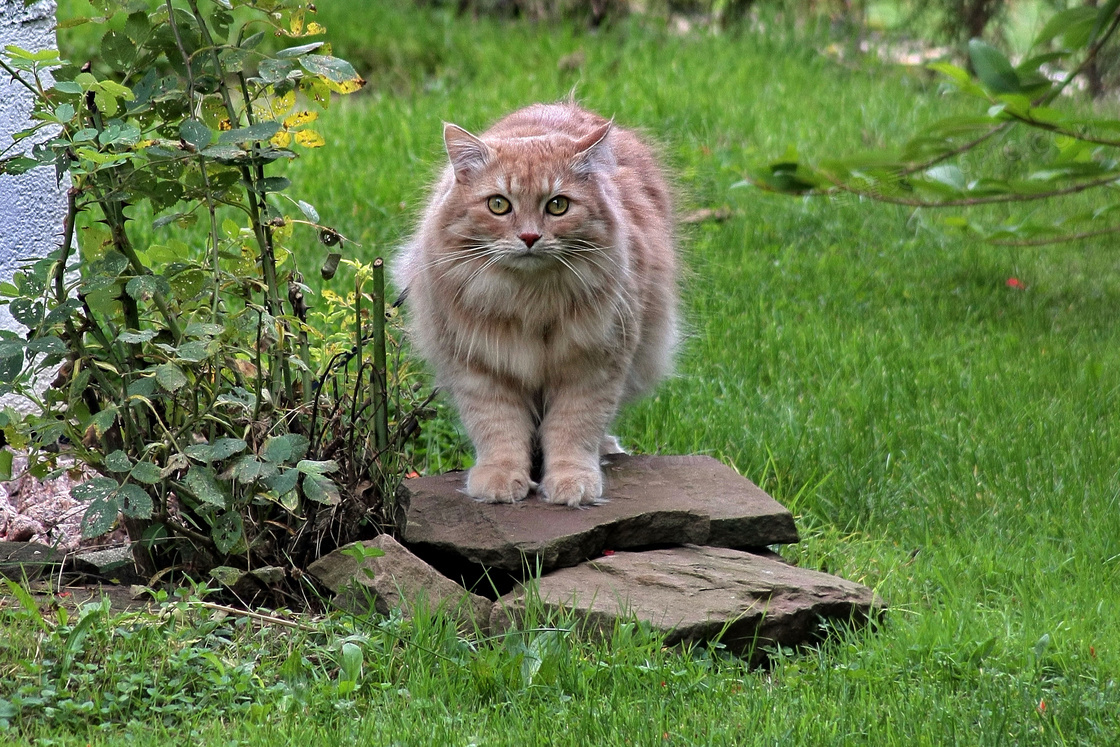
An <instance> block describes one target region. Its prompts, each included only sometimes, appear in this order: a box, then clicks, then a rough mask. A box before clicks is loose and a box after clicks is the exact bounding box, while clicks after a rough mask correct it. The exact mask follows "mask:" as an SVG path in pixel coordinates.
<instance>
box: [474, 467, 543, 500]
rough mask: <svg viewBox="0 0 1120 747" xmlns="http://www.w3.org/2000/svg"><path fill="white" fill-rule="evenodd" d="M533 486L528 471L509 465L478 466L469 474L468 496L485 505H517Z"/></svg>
mask: <svg viewBox="0 0 1120 747" xmlns="http://www.w3.org/2000/svg"><path fill="white" fill-rule="evenodd" d="M531 484H532V483H530V482H529V472H528V471H527V470H524V469H518V468H517V467H513V466H510V465H508V464H476V465H475V466H474V467H472V468H471V471H470V472H468V473H467V495H469V496H470V497H471V498H474V499H475V500H476V501H482V502H483V503H516V502H517V501H520V500H523V499H524V498H525V496H527V495H529V487H530V486H531Z"/></svg>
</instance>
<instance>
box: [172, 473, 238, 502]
mask: <svg viewBox="0 0 1120 747" xmlns="http://www.w3.org/2000/svg"><path fill="white" fill-rule="evenodd" d="M183 484H185V485H186V486H187V488H188V489H189V490H190V491H191V492H192V493H194V496H195V498H198V500H200V501H202V502H203V503H208V504H210V505H211V506H218V507H219V508H225V507H226V506H227V505H228V504H229V494H228V493H227V492H226V490H225V489H224V488H223V487H222V486H221V485H219V483H218V480H217V477H216V476H215V474H214V470H212V469H210V468H209V467H201V466H199V465H197V464H195V465H191V468H190V471H188V472H187V476H186V477H184V478H183Z"/></svg>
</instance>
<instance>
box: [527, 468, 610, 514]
mask: <svg viewBox="0 0 1120 747" xmlns="http://www.w3.org/2000/svg"><path fill="white" fill-rule="evenodd" d="M540 493H541V498H542V499H543V500H545V501H547V502H548V503H559V504H563V505H565V506H572V507H573V508H578V507H579V506H589V505H592V504H595V503H600V502H601V499H602V497H603V473H602V472H601V471H600V470H599V466H598V465H597V464H596V465H593V466H588V467H585V466H568V465H565V466H561V467H553V468H552V469H551V470H549V471H548V472H546V473H545V476H544V479H543V480H541V484H540Z"/></svg>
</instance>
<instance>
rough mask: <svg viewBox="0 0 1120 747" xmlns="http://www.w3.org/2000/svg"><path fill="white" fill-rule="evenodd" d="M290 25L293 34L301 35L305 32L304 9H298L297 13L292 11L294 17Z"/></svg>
mask: <svg viewBox="0 0 1120 747" xmlns="http://www.w3.org/2000/svg"><path fill="white" fill-rule="evenodd" d="M290 27H291V29H292V36H299V35H300V34H302V33H303V11H302V10H297V11H296V12H295V13H292V19H291V22H290Z"/></svg>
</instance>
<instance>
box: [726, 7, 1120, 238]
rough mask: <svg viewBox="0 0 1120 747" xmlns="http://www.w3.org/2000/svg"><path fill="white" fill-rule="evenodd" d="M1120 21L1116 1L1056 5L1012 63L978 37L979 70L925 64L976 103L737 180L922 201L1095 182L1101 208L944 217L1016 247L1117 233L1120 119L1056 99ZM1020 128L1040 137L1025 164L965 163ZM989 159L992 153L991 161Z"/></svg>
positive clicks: (1053, 195)
mask: <svg viewBox="0 0 1120 747" xmlns="http://www.w3.org/2000/svg"><path fill="white" fill-rule="evenodd" d="M1118 29H1120V0H1109V2H1107V3H1103V4H1102V5H1101V6H1100V7H1099V8H1098V7H1090V6H1087V7H1079V8H1072V9H1069V10H1065V11H1061V12H1059V13H1056V14H1055V15H1054V16H1053V17H1052V18H1051V19H1050V20H1049V21H1048V22H1047V23H1046V25H1045V26H1044V28H1043V29H1042V30H1041V31H1040V32H1039V34H1038V36H1037V38H1036V39H1035V41H1034V44H1033V46H1032V53H1033V54H1032V55H1031V56H1029V57H1027V58H1026V59H1024V60H1023V61H1022V62H1020V63H1019V64H1018V65H1012V63H1011V62H1010V61H1009V60H1008V58H1007V57H1006V56H1005V55H1004V54H1003V53H1002V52H1001V51H999V50H998V49H996V48H995V47H992V46H991V45H989V44H987V43H985V42H983V41H981V40H979V39H973V40H972V41H971V42H970V43H969V46H968V50H969V58H970V62H971V65H972V69H973V70H974V71H975V73H974V74H970V73H968V72H967V71H965V70H964V69H962V68H960V67H957V66H955V65H952V64H949V63H945V62H939V63H934V64H931V65H930V66H929V67H930V68H931V69H932V70H934V71H936V72H939V73H941V74H942V75H943V76H945V82H946V84H947V85H948V86H950V87H952V88H955V89H956V90H958V91H959V92H961V93H963V94H965V95H966V96H968V97H971V98H972V99H974V100H977V101H978V102H979V103H981V104H982V105H983V107H984V109H983V111H982V112H981V113H977V114H973V115H966V116H953V117H946V118H943V119H940V120H938V121H936V122H934V123H933V124H932V125H930V126H928V127H926V128H925V129H924V130H922V131H921V132H919V133H918V134H917V135H916V136H915V137H913V138H911V139H910V140H909V141H908V142H907V143H905V144H904V145H903V146H902V147H901V148H900V149H898V150H895V151H878V152H872V153H865V154H861V155H857V156H852V157H847V158H842V159H835V160H828V161H821V162H819V163H815V164H814V163H806V162H805V161H803V160H802V159H801V158H800V157H799V156H798V154H797V153H796V152H794V151H792V150H791V151H790V152H787V153H786V155H785V156H784V157H783V158H782V159H780V160H778V161H775V162H772V163H770V164H768V165H765V166H761V167H757V168H752V169H751V170H750V171H749V172H748V174H747V178H746V180H745V181H743V182H740V183H739V184H738V185H736V186H742V185H746V184H751V185H754V186H757V187H760V188H762V189H766V190H770V191H774V192H780V193H784V194H796V195H835V194H839V193H847V194H853V195H858V196H860V197H866V198H869V199H873V200H877V201H880V202H887V203H892V204H897V205H906V206H911V207H923V208H946V207H973V206H978V205H991V204H997V203H1024V202H1037V201H1040V200H1052V199H1058V198H1062V197H1065V196H1069V195H1074V194H1078V193H1083V192H1090V191H1091V192H1093V193H1094V194H1096V195H1099V196H1100V198H1101V200H1102V205H1101V206H1100V207H1099V208H1097V209H1094V210H1091V211H1083V212H1080V213H1077V214H1076V215H1073V216H1068V217H1064V218H1062V219H1060V220H1058V221H1055V222H1054V223H1052V224H1050V225H1040V224H1036V223H1032V222H1028V221H1023V222H1020V223H1014V222H1009V223H1007V224H1005V225H1001V226H998V227H994V228H993V227H989V226H985V225H981V224H977V223H973V222H971V221H968V220H966V219H951V220H950V221H949V222H950V223H952V224H953V225H957V226H961V227H964V228H968V229H969V230H972V231H974V232H975V233H977V234H979V235H980V236H982V237H984V238H985V239H987V240H989V241H992V242H993V243H998V244H1001V245H1011V246H1038V245H1043V244H1050V243H1059V242H1063V241H1074V240H1084V239H1089V238H1093V237H1097V236H1103V235H1107V234H1111V233H1114V232H1115V230H1116V229H1115V227H1114V225H1113V224H1112V223H1111V222H1109V223H1104V222H1105V221H1109V220H1110V219H1111V217H1112V216H1111V213H1112V212H1114V209H1115V208H1117V207H1118V203H1117V201H1116V197H1115V192H1114V190H1112V189H1111V188H1112V187H1114V186H1115V185H1116V184H1117V183H1118V181H1120V154H1118V153H1117V149H1118V148H1120V137H1116V136H1114V135H1112V134H1110V133H1116V132H1120V119H1116V118H1100V117H1092V116H1089V117H1086V116H1083V115H1080V114H1078V113H1076V112H1074V111H1068V110H1066V109H1064V108H1058V107H1056V106H1055V105H1054V104H1055V102H1056V101H1058V99H1059V97H1060V96H1061V95H1062V94H1063V93H1067V92H1068V91H1069V90H1070V86H1071V84H1072V83H1073V81H1074V80H1076V79H1077V78H1078V76H1081V75H1083V74H1084V73H1085V71H1086V70H1088V69H1089V68H1090V66H1091V65H1092V64H1093V62H1094V60H1095V59H1096V58H1097V56H1098V55H1099V54H1100V52H1101V50H1102V49H1103V48H1104V47H1105V46H1106V45H1108V44H1109V43H1110V42H1111V41H1112V40H1113V39H1114V37H1115V35H1116V33H1117V30H1118ZM1063 66H1064V69H1063ZM1024 131H1025V132H1033V133H1035V135H1034V137H1035V143H1036V147H1035V151H1036V152H1034V153H1033V154H1030V158H1029V162H1025V164H1026V166H1027V167H1028V168H1027V170H1026V171H1025V173H1022V172H1023V169H1022V168H1018V167H1017V168H1016V169H1009V171H1011V172H1013V173H1012V174H1011V175H1006V176H1001V175H993V174H990V173H972V171H971V169H969V168H968V167H967V166H965V165H962V159H963V157H965V156H967V155H969V154H972V153H974V152H976V153H979V152H982V150H983V149H985V148H991V147H993V146H995V145H999V144H1003V145H1010V144H1013V143H1015V142H1016V141H1015V139H1014V138H1015V137H1018V136H1019V135H1020V134H1021V132H1024ZM993 162H995V163H998V162H999V160H992V159H989V160H988V161H986V163H993ZM1016 171H1018V172H1019V173H1014V172H1016ZM1102 225H1103V226H1104V227H1101V226H1102Z"/></svg>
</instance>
